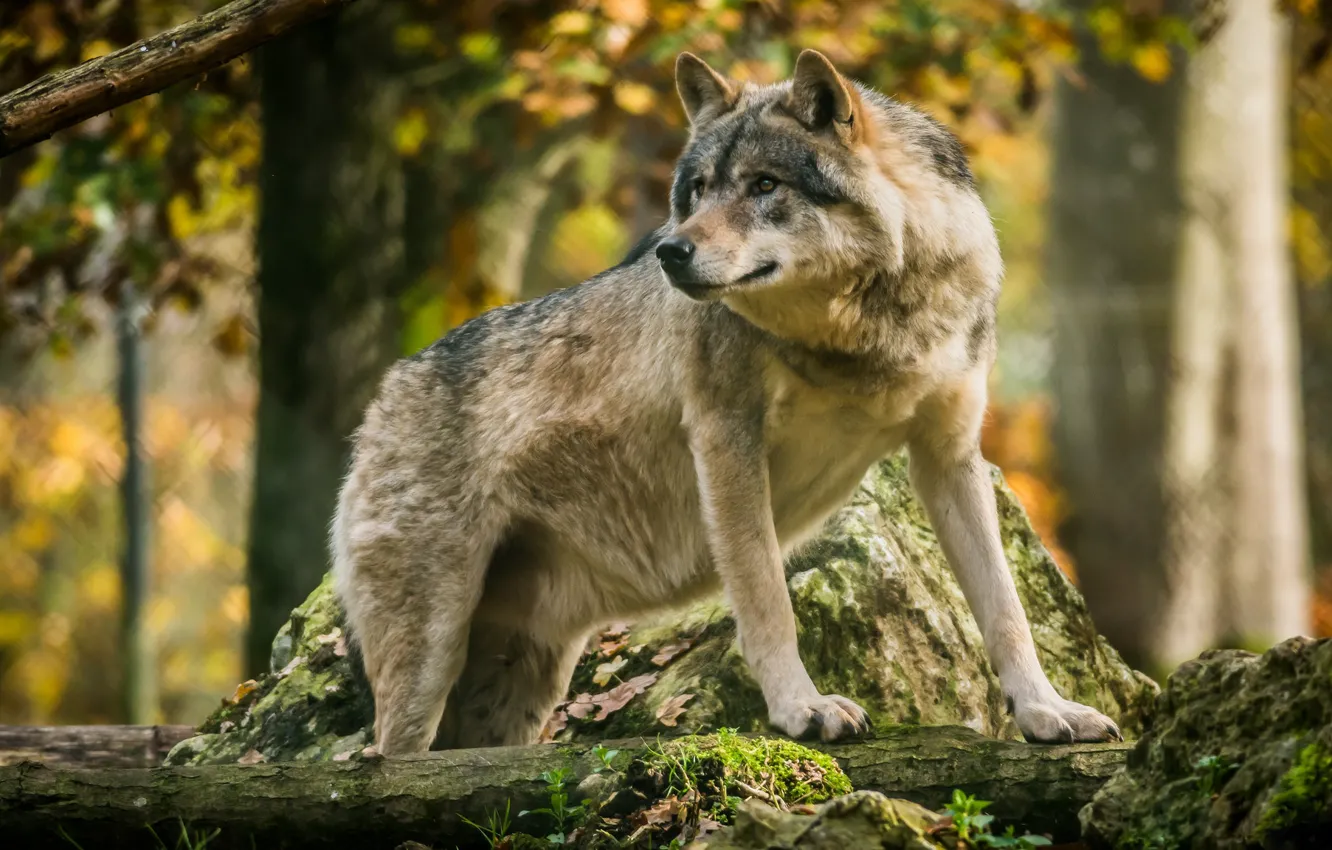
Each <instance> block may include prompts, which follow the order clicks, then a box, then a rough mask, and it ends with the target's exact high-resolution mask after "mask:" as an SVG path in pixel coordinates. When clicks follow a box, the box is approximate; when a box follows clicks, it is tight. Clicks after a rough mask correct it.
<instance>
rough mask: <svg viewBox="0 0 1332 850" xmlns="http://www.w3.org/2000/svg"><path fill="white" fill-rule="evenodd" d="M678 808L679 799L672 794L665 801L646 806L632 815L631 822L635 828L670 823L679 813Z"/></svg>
mask: <svg viewBox="0 0 1332 850" xmlns="http://www.w3.org/2000/svg"><path fill="white" fill-rule="evenodd" d="M680 808H681V804H680V798H679V797H677V796H675V795H674V794H672V795H671V796H669V797H667V798H666V799H664V800H660V801H658V802H657V803H654V804H653V805H651V806H648V807H647V808H646V809H643V810H642V811H641V812H637V813H636V814H635V815H634V818H633V822H634V824H635V825H636V826H642V825H645V824H650V825H656V824H659V823H670V822H671V821H673V820H675V817H676V815H678V814H679V813H680Z"/></svg>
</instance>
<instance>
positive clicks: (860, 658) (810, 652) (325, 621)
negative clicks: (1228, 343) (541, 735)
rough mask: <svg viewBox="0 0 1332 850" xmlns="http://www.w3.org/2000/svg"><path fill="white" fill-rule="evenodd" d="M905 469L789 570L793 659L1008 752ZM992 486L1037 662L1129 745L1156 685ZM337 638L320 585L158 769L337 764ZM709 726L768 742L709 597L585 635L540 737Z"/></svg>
mask: <svg viewBox="0 0 1332 850" xmlns="http://www.w3.org/2000/svg"><path fill="white" fill-rule="evenodd" d="M906 465H907V464H906V459H905V457H903V456H900V455H899V456H897V457H893V458H890V459H888V460H885V461H883V462H881V463H879V464H878V465H876V466H875V467H874V468H873V469H872V470H870V472H869V474H868V475H867V476H866V477H865V480H864V481H863V482H862V484H861V486H860V488H859V489H858V490H857V492H856V493H855V495H854V497H853V498H852V500H851V502H850V503H849V504H848V505H847V506H846V507H845V508H843V509H842V510H840V511H838V512H837V513H836V514H835V515H834V516H833V517H832V518H831V520H830V521H829V523H828V524H827V526H826V527H825V528H824V530H823V532H822V533H821V534H820V535H818V536H817V537H816V538H815V539H814V540H813V541H811V542H810V543H809V544H808V545H806V546H805V547H803V548H802V549H801V550H800V551H799V552H797V553H795V554H794V555H793V556H791V557H790V558H789V559H788V563H787V577H788V586H789V588H790V592H791V599H792V604H793V607H794V609H795V613H796V619H797V625H798V629H799V641H800V654H801V657H802V658H803V659H804V661H805V664H806V666H807V668H808V669H809V672H810V675H811V677H812V678H813V679H814V681H815V683H816V684H817V685H818V686H819V688H820V689H821V690H823V691H825V692H835V693H840V694H843V695H844V696H847V697H849V698H851V699H854V700H856V701H857V702H858V703H859V704H860V705H862V706H863V707H864V708H865V709H866V710H867V711H868V712H869V714H870V716H871V718H872V720H873V721H874V723H875V724H876V726H879V727H880V728H882V727H884V726H890V725H893V724H899V723H909V724H960V725H965V726H969V727H971V728H972V729H975V730H977V731H979V732H981V733H983V734H986V735H992V736H997V737H1008V738H1015V737H1018V732H1017V729H1016V726H1015V725H1014V723H1013V722H1012V719H1011V717H1009V716H1008V715H1007V713H1006V710H1005V705H1004V698H1003V694H1002V691H1001V689H1000V687H999V682H998V680H997V678H996V677H995V675H994V673H993V671H992V670H991V669H990V666H989V662H988V661H987V660H986V656H985V651H984V646H983V644H982V641H981V636H980V633H979V630H978V629H977V627H976V623H975V619H974V618H973V617H972V614H971V611H970V609H969V607H968V606H967V603H966V600H965V598H964V597H963V595H962V592H961V590H960V588H959V587H958V584H957V581H956V580H955V579H954V577H953V574H952V571H951V570H950V569H949V568H948V565H947V562H946V561H945V559H944V555H943V552H942V550H941V549H940V547H939V544H938V541H937V540H936V538H935V536H934V533H933V531H932V530H931V529H930V526H929V522H928V520H927V519H926V516H925V512H924V510H923V509H922V507H921V505H920V504H919V503H918V502H917V501H916V499H915V497H914V495H913V493H912V490H911V487H910V484H909V483H908V479H907V469H906ZM993 478H994V486H995V493H996V497H997V499H998V504H999V516H1000V525H1001V532H1002V537H1003V545H1004V551H1005V553H1006V555H1007V558H1008V562H1009V564H1010V566H1011V569H1012V571H1013V575H1014V578H1015V581H1016V584H1017V587H1018V593H1019V595H1020V597H1021V598H1022V601H1023V604H1024V606H1025V607H1026V610H1027V612H1028V615H1029V619H1030V621H1031V627H1032V632H1033V636H1034V637H1035V641H1036V647H1037V652H1038V654H1039V655H1040V659H1041V663H1042V664H1043V666H1044V667H1045V670H1046V671H1047V673H1048V674H1049V675H1050V678H1051V681H1052V682H1053V683H1054V685H1055V687H1056V688H1058V689H1059V690H1060V692H1061V693H1062V694H1063V695H1064V696H1065V697H1067V698H1069V699H1073V700H1077V701H1079V702H1082V703H1085V704H1087V705H1091V706H1093V707H1095V708H1098V709H1100V710H1101V711H1103V712H1105V713H1106V714H1109V715H1110V716H1111V717H1113V718H1114V719H1116V720H1118V721H1119V723H1120V726H1121V727H1122V728H1123V729H1124V731H1125V733H1126V734H1129V735H1130V736H1131V735H1133V734H1134V733H1135V732H1136V731H1137V730H1139V729H1140V728H1141V725H1142V719H1143V717H1144V714H1145V712H1146V711H1147V710H1148V708H1149V707H1150V705H1151V703H1152V700H1153V699H1154V697H1155V694H1156V690H1157V689H1156V686H1155V684H1154V683H1153V682H1151V680H1149V679H1147V678H1146V677H1145V676H1143V675H1142V674H1140V673H1137V672H1135V671H1134V670H1132V669H1131V668H1129V667H1128V666H1127V665H1126V664H1124V662H1123V661H1122V660H1121V659H1120V657H1119V656H1118V655H1117V654H1116V653H1115V651H1114V650H1113V649H1112V648H1111V647H1110V646H1109V644H1108V643H1107V642H1106V641H1105V639H1104V638H1102V637H1100V636H1099V635H1098V634H1097V632H1096V629H1095V627H1094V626H1093V624H1092V621H1091V618H1090V615H1089V614H1088V612H1087V608H1086V605H1085V604H1084V603H1083V600H1082V597H1081V596H1080V595H1079V593H1078V591H1077V589H1076V588H1075V587H1074V586H1073V584H1072V583H1071V582H1070V581H1069V580H1068V579H1067V578H1066V577H1065V576H1064V575H1063V573H1062V572H1060V570H1059V568H1058V567H1057V566H1056V565H1055V563H1054V562H1053V560H1052V559H1051V558H1050V556H1049V554H1048V552H1047V551H1046V550H1045V548H1044V546H1042V545H1041V542H1040V539H1039V538H1038V537H1037V535H1036V533H1035V532H1034V531H1033V530H1032V528H1031V525H1030V523H1029V522H1028V521H1027V518H1026V514H1025V513H1024V512H1023V510H1022V507H1021V505H1020V504H1019V503H1018V501H1017V499H1016V498H1015V497H1014V496H1013V494H1012V492H1011V491H1010V490H1009V489H1008V488H1007V487H1006V486H1005V485H1004V482H1003V479H1002V477H1001V476H1000V475H999V473H998V471H997V470H996V471H994V472H993ZM343 628H344V626H343V623H342V614H341V611H340V609H339V607H338V604H337V600H336V598H335V597H334V594H333V591H332V588H331V586H330V583H329V582H328V581H327V580H326V581H325V582H324V583H323V584H322V585H320V587H319V588H318V589H317V590H316V591H315V592H314V593H313V594H311V596H310V598H309V599H308V600H306V602H305V603H304V604H303V605H302V606H301V607H300V608H298V609H297V610H296V611H295V612H293V615H292V620H291V621H290V622H289V623H288V624H287V625H286V626H284V627H283V629H282V631H281V632H280V633H279V635H278V637H277V639H276V640H275V641H274V651H273V671H274V672H271V673H270V674H268V675H266V676H265V677H263V678H261V679H260V680H259V681H258V682H257V683H256V685H255V687H254V688H253V690H251V691H250V692H249V693H244V694H240V695H239V698H238V699H235V700H233V701H232V702H230V703H229V704H227V705H224V706H223V708H222V709H220V710H219V711H218V712H216V713H215V714H214V715H213V717H211V718H210V719H209V720H208V721H207V722H206V723H205V724H204V726H203V727H201V729H200V731H201V733H203V734H202V735H201V736H200V737H199V738H194V739H191V740H189V741H186V742H182V743H181V744H180V745H178V747H177V748H176V749H175V750H173V751H172V753H171V755H170V756H169V757H168V761H169V763H171V764H209V763H221V762H234V761H237V760H239V759H240V758H242V757H245V756H247V755H248V756H249V757H250V758H263V759H266V760H269V761H275V760H287V759H293V758H294V759H306V760H318V759H331V758H343V757H346V755H347V754H348V753H349V752H351V751H353V750H355V749H358V748H359V747H360V746H362V745H364V744H365V743H366V742H367V739H368V735H369V732H368V729H367V727H368V726H369V725H370V723H371V720H372V703H371V700H370V699H369V696H368V694H367V693H366V686H365V681H364V678H363V676H362V675H361V671H360V669H359V666H358V665H357V664H356V663H355V662H354V658H353V654H346V653H344V654H341V655H339V654H337V652H336V651H335V649H336V646H337V638H332V639H330V638H329V635H333V634H334V632H335V630H337V634H338V635H339V636H340V635H341V634H342V629H343ZM344 643H345V641H344ZM344 648H345V646H344ZM722 728H734V729H739V730H741V731H746V732H761V731H766V730H767V711H766V708H765V705H764V702H763V697H762V694H761V692H760V691H759V688H758V685H757V683H756V682H755V681H754V680H753V677H752V676H751V675H750V673H749V670H748V667H747V666H746V665H745V663H744V661H743V659H742V658H741V656H740V652H739V650H738V648H737V646H736V638H735V624H734V622H733V620H732V619H731V618H730V616H729V613H728V611H727V609H726V607H725V606H724V604H722V602H721V601H720V600H708V601H705V602H703V603H700V604H698V605H695V606H693V607H691V608H689V609H687V610H684V611H669V612H663V613H662V614H660V615H658V616H655V617H653V618H651V619H649V620H645V621H641V622H638V623H634V624H632V625H631V626H626V625H623V624H620V625H617V626H614V627H612V628H611V629H609V630H608V631H607V632H605V633H603V634H600V635H598V636H596V637H594V639H593V640H592V641H591V642H590V643H589V646H588V650H587V652H586V653H585V654H584V656H583V659H582V661H581V663H580V664H579V667H578V669H577V671H576V672H575V674H574V679H573V686H572V689H571V692H570V694H569V701H568V702H567V703H565V704H564V705H562V706H561V707H560V708H559V709H558V710H557V711H556V713H555V715H554V717H553V718H552V720H551V723H550V724H548V726H547V732H548V739H553V740H561V741H596V740H604V739H608V738H617V737H629V736H635V735H645V736H649V737H655V736H657V735H665V736H670V735H679V734H686V733H707V732H712V731H715V730H718V729H722ZM256 754H257V755H256Z"/></svg>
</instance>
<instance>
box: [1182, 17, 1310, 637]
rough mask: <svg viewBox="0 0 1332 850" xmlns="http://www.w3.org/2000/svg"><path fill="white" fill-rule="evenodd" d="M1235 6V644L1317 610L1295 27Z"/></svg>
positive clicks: (1231, 44)
mask: <svg viewBox="0 0 1332 850" xmlns="http://www.w3.org/2000/svg"><path fill="white" fill-rule="evenodd" d="M1228 9H1229V16H1228V19H1227V20H1226V21H1225V22H1224V23H1223V24H1222V26H1221V29H1220V31H1219V32H1218V33H1217V35H1216V39H1215V46H1214V47H1209V48H1207V50H1209V51H1215V52H1216V53H1219V54H1221V55H1222V56H1224V57H1226V60H1225V61H1226V64H1227V68H1226V70H1225V72H1224V79H1225V81H1226V84H1227V85H1228V86H1229V90H1230V95H1231V96H1230V98H1228V99H1229V100H1230V101H1231V102H1230V104H1229V107H1228V108H1227V109H1226V113H1227V115H1228V116H1229V118H1230V121H1231V122H1232V123H1231V131H1230V132H1229V133H1227V134H1226V135H1225V136H1224V137H1223V138H1224V140H1226V141H1228V142H1229V144H1230V145H1232V146H1233V147H1232V148H1231V157H1232V159H1231V166H1232V167H1231V179H1232V180H1233V181H1234V184H1233V191H1232V194H1231V197H1230V205H1229V215H1228V218H1227V224H1228V227H1227V237H1228V238H1227V244H1228V245H1229V246H1230V249H1231V250H1230V257H1231V263H1230V265H1229V269H1230V271H1231V274H1232V275H1233V280H1234V285H1235V287H1236V289H1237V292H1236V294H1235V312H1236V315H1237V317H1238V318H1239V321H1238V323H1237V325H1236V330H1237V333H1236V335H1235V337H1234V339H1233V340H1232V341H1231V346H1232V348H1231V350H1232V352H1233V353H1232V356H1233V357H1234V359H1235V362H1236V365H1235V388H1234V392H1235V432H1236V433H1235V446H1234V454H1233V463H1234V469H1235V478H1236V480H1235V483H1234V488H1233V492H1234V498H1235V505H1234V513H1233V519H1232V528H1233V529H1234V541H1235V543H1234V546H1233V548H1232V549H1231V550H1230V552H1229V555H1230V557H1229V567H1230V575H1229V576H1228V577H1227V581H1226V582H1225V584H1224V586H1225V587H1226V589H1227V590H1228V591H1229V593H1230V594H1231V597H1230V598H1228V599H1224V605H1223V607H1222V621H1221V623H1220V627H1221V632H1222V634H1224V635H1227V636H1228V637H1229V638H1230V639H1231V641H1232V642H1235V643H1238V644H1240V645H1244V646H1258V647H1262V648H1266V647H1267V646H1268V645H1270V644H1271V643H1272V642H1273V641H1275V640H1279V639H1282V638H1286V637H1290V636H1291V635H1298V634H1308V633H1309V613H1310V610H1309V575H1308V546H1309V539H1308V503H1307V501H1306V499H1305V476H1304V450H1303V449H1304V447H1303V436H1304V434H1303V426H1302V422H1301V412H1302V405H1301V403H1300V373H1299V358H1298V354H1297V352H1298V344H1299V336H1298V333H1299V331H1298V324H1297V322H1296V307H1295V289H1294V281H1293V278H1292V275H1291V271H1290V261H1289V254H1288V250H1289V240H1288V237H1287V227H1286V211H1287V209H1288V205H1289V183H1288V179H1287V168H1286V165H1287V150H1288V148H1287V140H1288V133H1287V125H1286V104H1287V102H1288V99H1287V87H1288V86H1289V84H1290V77H1289V65H1288V59H1289V32H1288V28H1287V25H1286V21H1285V20H1284V19H1283V18H1282V16H1281V13H1280V10H1279V8H1278V6H1277V4H1275V3H1250V2H1244V0H1229V3H1228ZM1205 52H1206V51H1205ZM1213 85H1218V83H1216V82H1213V81H1212V79H1211V78H1209V77H1207V76H1200V77H1199V79H1198V83H1197V84H1196V85H1195V90H1196V97H1198V98H1200V99H1204V100H1207V101H1208V102H1209V103H1215V102H1216V101H1217V98H1216V97H1215V96H1214V94H1213V93H1212V91H1211V87H1212V86H1213ZM1221 143H1224V142H1221ZM1194 652H1196V649H1195V650H1194V651H1192V652H1190V653H1189V654H1190V655H1192V654H1194Z"/></svg>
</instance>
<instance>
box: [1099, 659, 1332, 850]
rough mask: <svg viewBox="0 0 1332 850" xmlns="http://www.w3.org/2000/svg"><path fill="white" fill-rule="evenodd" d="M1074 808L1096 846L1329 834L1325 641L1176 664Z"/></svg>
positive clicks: (1311, 839)
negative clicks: (1139, 728)
mask: <svg viewBox="0 0 1332 850" xmlns="http://www.w3.org/2000/svg"><path fill="white" fill-rule="evenodd" d="M1081 818H1082V824H1083V830H1084V837H1085V840H1086V841H1087V842H1088V843H1089V844H1090V845H1091V846H1092V847H1096V848H1111V847H1113V848H1134V850H1139V848H1141V850H1147V848H1171V847H1196V848H1244V847H1268V848H1284V847H1327V846H1332V641H1329V640H1318V641H1315V640H1309V639H1306V638H1296V639H1293V640H1289V641H1286V642H1285V643H1282V644H1279V645H1277V646H1275V647H1273V648H1272V649H1270V650H1268V651H1267V652H1266V653H1264V654H1263V655H1261V656H1260V655H1254V654H1252V653H1247V652H1241V651H1238V650H1221V651H1212V652H1207V653H1204V654H1203V655H1202V656H1200V657H1199V658H1198V659H1196V660H1194V661H1190V662H1188V663H1187V664H1184V665H1183V666H1181V667H1180V668H1179V669H1178V670H1177V671H1175V673H1174V674H1173V675H1171V677H1170V680H1169V682H1168V683H1167V684H1166V688H1165V690H1164V691H1163V692H1162V694H1161V698H1160V700H1159V701H1158V703H1157V709H1156V712H1155V714H1154V716H1153V718H1152V720H1151V721H1150V723H1149V726H1148V729H1147V731H1146V733H1145V734H1144V735H1143V736H1142V739H1141V740H1140V741H1139V742H1138V744H1137V746H1136V747H1135V748H1134V750H1133V752H1132V753H1131V754H1130V756H1129V762H1128V765H1127V767H1126V769H1125V770H1123V771H1121V772H1120V773H1118V774H1116V775H1115V776H1114V777H1112V778H1111V779H1110V781H1109V782H1108V783H1106V785H1105V787H1104V788H1102V789H1101V791H1100V792H1099V793H1098V794H1097V795H1096V797H1095V798H1094V799H1093V801H1092V802H1091V803H1090V804H1089V805H1088V806H1087V807H1086V808H1084V809H1083V811H1082V815H1081Z"/></svg>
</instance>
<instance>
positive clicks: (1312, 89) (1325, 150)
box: [1291, 15, 1332, 635]
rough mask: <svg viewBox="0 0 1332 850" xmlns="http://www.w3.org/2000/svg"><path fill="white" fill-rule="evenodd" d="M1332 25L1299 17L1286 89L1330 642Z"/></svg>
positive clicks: (1317, 561) (1316, 549)
mask: <svg viewBox="0 0 1332 850" xmlns="http://www.w3.org/2000/svg"><path fill="white" fill-rule="evenodd" d="M1330 23H1332V21H1327V20H1324V21H1322V22H1321V24H1320V22H1319V20H1318V19H1317V18H1315V17H1313V16H1306V15H1301V16H1298V17H1297V18H1296V31H1295V49H1294V51H1293V54H1294V58H1295V62H1296V63H1297V64H1298V68H1299V71H1298V74H1297V75H1296V77H1295V81H1294V85H1293V87H1292V90H1291V107H1292V108H1291V118H1292V129H1293V131H1294V145H1293V150H1294V154H1295V163H1294V169H1293V172H1294V173H1293V175H1292V183H1293V189H1294V197H1295V203H1296V205H1297V206H1296V210H1295V215H1294V223H1295V227H1294V228H1293V230H1294V238H1295V243H1296V257H1297V259H1298V260H1299V262H1297V263H1296V265H1295V269H1296V276H1297V278H1298V280H1299V284H1300V285H1299V299H1300V304H1299V317H1300V326H1301V328H1300V331H1301V333H1300V338H1301V349H1302V355H1303V356H1302V358H1301V360H1302V368H1301V376H1302V378H1303V384H1304V402H1305V415H1304V423H1305V430H1306V435H1305V455H1306V465H1307V467H1308V473H1309V506H1310V511H1309V518H1310V536H1311V539H1312V551H1313V561H1314V565H1315V568H1316V571H1317V575H1318V588H1319V594H1318V597H1319V599H1318V603H1317V604H1316V605H1315V608H1314V610H1315V613H1316V621H1315V623H1314V628H1315V631H1317V633H1318V634H1320V635H1332V129H1330V128H1329V121H1330V120H1332V60H1330V59H1329V48H1332V42H1330V41H1329V39H1332V34H1329V33H1328V31H1327V27H1328V26H1329V24H1330Z"/></svg>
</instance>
